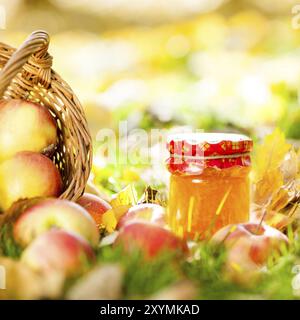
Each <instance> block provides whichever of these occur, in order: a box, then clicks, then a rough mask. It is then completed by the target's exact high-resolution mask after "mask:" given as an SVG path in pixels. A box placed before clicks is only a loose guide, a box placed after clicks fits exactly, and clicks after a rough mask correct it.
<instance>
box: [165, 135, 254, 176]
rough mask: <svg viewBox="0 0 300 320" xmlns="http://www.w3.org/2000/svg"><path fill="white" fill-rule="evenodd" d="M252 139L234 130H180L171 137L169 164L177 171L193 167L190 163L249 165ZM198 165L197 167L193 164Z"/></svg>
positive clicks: (209, 165) (226, 165) (168, 144)
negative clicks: (233, 131)
mask: <svg viewBox="0 0 300 320" xmlns="http://www.w3.org/2000/svg"><path fill="white" fill-rule="evenodd" d="M252 147H253V141H252V140H251V139H250V138H249V137H247V136H245V135H241V134H233V133H181V134H175V135H171V136H169V138H168V142H167V148H168V150H169V152H170V158H169V159H168V160H167V165H168V168H169V170H170V171H171V172H174V171H183V172H186V171H187V170H189V171H190V169H191V167H192V168H193V167H195V166H196V167H198V168H202V169H203V168H204V167H217V168H220V169H223V168H229V167H232V166H236V165H238V166H249V165H250V164H251V160H250V152H251V150H252ZM194 169H195V168H194Z"/></svg>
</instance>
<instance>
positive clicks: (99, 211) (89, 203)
mask: <svg viewBox="0 0 300 320" xmlns="http://www.w3.org/2000/svg"><path fill="white" fill-rule="evenodd" d="M77 203H78V204H79V205H80V206H82V207H83V208H84V209H85V210H86V211H87V212H88V213H89V214H90V215H91V216H92V217H93V219H94V220H95V222H96V224H97V227H98V228H100V227H101V225H102V216H103V214H104V213H105V212H106V211H108V210H110V209H111V208H112V206H111V205H110V204H109V203H108V202H106V201H105V200H103V199H101V198H99V197H97V196H95V195H94V194H91V193H84V194H83V196H82V197H81V198H79V199H78V200H77Z"/></svg>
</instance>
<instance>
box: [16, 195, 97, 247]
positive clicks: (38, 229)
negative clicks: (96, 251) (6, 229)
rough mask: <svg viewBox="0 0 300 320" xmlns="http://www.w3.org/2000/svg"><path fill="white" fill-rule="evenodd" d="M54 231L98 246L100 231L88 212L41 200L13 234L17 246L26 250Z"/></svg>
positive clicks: (68, 203)
mask: <svg viewBox="0 0 300 320" xmlns="http://www.w3.org/2000/svg"><path fill="white" fill-rule="evenodd" d="M52 228H59V229H63V230H65V231H70V232H74V233H77V234H78V235H80V236H82V237H83V238H85V239H86V240H87V241H88V242H90V243H91V245H92V246H97V245H98V242H99V230H98V228H97V226H96V223H95V221H94V220H93V218H92V217H91V216H90V214H89V213H88V212H87V211H86V210H85V209H84V208H82V207H81V206H80V205H78V204H76V203H74V202H71V201H68V200H60V199H46V200H41V201H39V202H38V203H37V204H35V205H33V206H31V207H29V208H27V209H25V210H24V212H23V213H22V214H21V215H20V216H19V217H18V219H17V220H16V221H15V223H14V226H13V233H14V238H15V240H16V242H17V243H19V244H20V245H21V246H22V247H26V246H27V245H28V244H29V243H31V242H32V241H33V240H34V239H35V238H36V237H37V236H39V235H40V234H42V233H44V232H46V231H48V230H49V229H52Z"/></svg>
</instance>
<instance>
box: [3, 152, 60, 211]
mask: <svg viewBox="0 0 300 320" xmlns="http://www.w3.org/2000/svg"><path fill="white" fill-rule="evenodd" d="M61 192H62V179H61V176H60V173H59V171H58V169H57V168H56V166H55V164H54V163H53V162H52V161H51V160H50V159H49V158H47V157H46V156H44V155H42V154H40V153H36V152H31V151H23V152H19V153H17V154H16V155H14V156H13V157H12V158H10V159H7V160H5V161H3V162H2V163H1V164H0V194H1V197H0V210H2V211H5V210H7V209H8V208H9V207H10V206H11V205H12V204H13V203H14V202H16V201H18V200H20V199H26V198H34V197H57V196H59V195H60V194H61Z"/></svg>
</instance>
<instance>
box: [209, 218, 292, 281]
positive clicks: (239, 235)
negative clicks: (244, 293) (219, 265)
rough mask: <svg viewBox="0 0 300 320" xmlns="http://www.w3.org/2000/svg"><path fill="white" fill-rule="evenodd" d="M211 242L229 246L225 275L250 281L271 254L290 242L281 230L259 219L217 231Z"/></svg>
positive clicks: (253, 279)
mask: <svg viewBox="0 0 300 320" xmlns="http://www.w3.org/2000/svg"><path fill="white" fill-rule="evenodd" d="M211 243H212V244H215V245H220V244H222V245H224V247H225V248H226V250H227V257H226V263H225V270H226V275H227V276H228V277H229V278H230V279H231V280H233V281H235V282H238V283H241V284H247V285H251V283H252V284H253V283H254V282H255V280H256V279H257V278H258V277H259V276H260V273H261V272H260V271H261V269H262V268H263V267H264V266H266V265H267V262H268V260H269V259H270V258H272V257H273V256H275V255H278V254H280V253H281V251H282V250H283V249H284V247H286V246H287V245H288V244H289V240H288V238H287V237H286V236H285V235H284V234H283V233H282V232H280V231H279V230H277V229H275V228H273V227H270V226H268V225H261V224H258V223H242V224H236V225H228V226H225V227H224V228H222V229H220V230H219V231H217V232H216V233H215V234H214V235H213V237H212V239H211Z"/></svg>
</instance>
